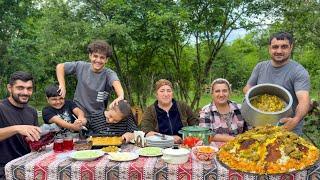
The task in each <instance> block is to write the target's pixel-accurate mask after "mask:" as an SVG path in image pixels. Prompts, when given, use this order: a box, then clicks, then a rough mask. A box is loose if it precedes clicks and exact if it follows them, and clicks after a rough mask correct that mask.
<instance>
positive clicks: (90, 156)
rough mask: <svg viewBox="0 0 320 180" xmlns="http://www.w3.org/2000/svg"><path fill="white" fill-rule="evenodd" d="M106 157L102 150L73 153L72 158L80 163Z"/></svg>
mask: <svg viewBox="0 0 320 180" xmlns="http://www.w3.org/2000/svg"><path fill="white" fill-rule="evenodd" d="M103 155H104V152H103V151H101V150H83V151H75V152H73V153H71V155H70V157H71V158H72V159H75V160H79V161H92V160H95V159H97V158H99V157H101V156H103Z"/></svg>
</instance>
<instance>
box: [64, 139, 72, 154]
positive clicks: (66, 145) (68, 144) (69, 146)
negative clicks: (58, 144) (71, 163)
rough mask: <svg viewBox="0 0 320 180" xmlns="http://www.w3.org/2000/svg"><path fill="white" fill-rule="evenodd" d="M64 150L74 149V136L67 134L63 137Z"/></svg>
mask: <svg viewBox="0 0 320 180" xmlns="http://www.w3.org/2000/svg"><path fill="white" fill-rule="evenodd" d="M63 150H65V151H71V150H73V137H72V136H66V137H64V138H63Z"/></svg>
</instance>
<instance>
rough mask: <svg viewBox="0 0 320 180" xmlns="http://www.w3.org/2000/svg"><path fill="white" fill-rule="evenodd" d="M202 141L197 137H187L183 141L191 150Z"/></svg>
mask: <svg viewBox="0 0 320 180" xmlns="http://www.w3.org/2000/svg"><path fill="white" fill-rule="evenodd" d="M199 141H200V139H199V138H197V137H192V136H187V137H185V138H184V139H183V144H184V145H186V146H188V147H189V148H192V147H194V146H195V145H196V144H197V142H199Z"/></svg>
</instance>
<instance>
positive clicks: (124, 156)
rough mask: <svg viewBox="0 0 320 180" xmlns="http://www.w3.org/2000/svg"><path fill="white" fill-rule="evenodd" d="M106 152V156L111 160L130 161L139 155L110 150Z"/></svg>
mask: <svg viewBox="0 0 320 180" xmlns="http://www.w3.org/2000/svg"><path fill="white" fill-rule="evenodd" d="M108 154H109V155H108V158H109V159H110V160H112V161H132V160H135V159H137V158H138V157H139V154H137V153H132V152H112V153H108Z"/></svg>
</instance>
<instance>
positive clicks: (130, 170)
mask: <svg viewBox="0 0 320 180" xmlns="http://www.w3.org/2000/svg"><path fill="white" fill-rule="evenodd" d="M121 149H122V151H123V152H134V151H136V150H137V149H138V147H137V146H134V145H133V144H126V145H122V147H121ZM70 153H72V151H68V152H63V153H55V152H53V151H52V148H50V147H47V148H46V149H45V150H43V151H41V152H31V153H29V154H26V155H24V156H22V157H20V158H17V159H14V160H12V161H10V162H9V163H7V164H6V166H5V172H6V178H7V179H9V180H11V179H39V180H45V179H47V180H56V179H63V180H68V179H77V180H78V179H83V180H86V179H89V180H90V179H98V180H104V179H109V180H113V179H124V180H127V179H186V180H188V179H196V180H198V179H199V180H202V179H203V180H204V179H205V180H208V179H213V180H225V179H232V180H244V179H245V180H247V179H250V180H251V179H252V180H260V179H261V180H262V179H266V180H269V179H270V180H305V179H307V180H315V179H320V163H318V164H316V165H315V166H313V167H312V168H310V169H308V170H304V171H298V172H293V173H290V174H282V175H273V176H267V175H263V176H261V175H260V176H259V175H253V174H246V173H239V172H236V171H233V170H229V169H227V168H226V167H224V166H223V165H221V164H220V163H219V161H217V159H213V160H212V161H211V162H210V163H202V162H199V161H197V160H195V159H193V158H192V157H191V156H190V157H189V160H188V162H186V163H184V164H181V165H174V164H167V163H166V162H164V161H163V160H162V159H161V156H158V157H142V156H140V157H139V158H138V159H135V160H133V161H126V162H117V161H111V160H109V159H108V157H107V156H106V155H104V156H102V157H100V158H98V159H96V160H93V161H76V160H73V159H72V158H70V157H69V156H70Z"/></svg>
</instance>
